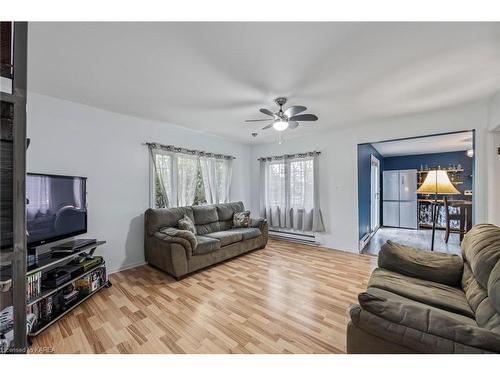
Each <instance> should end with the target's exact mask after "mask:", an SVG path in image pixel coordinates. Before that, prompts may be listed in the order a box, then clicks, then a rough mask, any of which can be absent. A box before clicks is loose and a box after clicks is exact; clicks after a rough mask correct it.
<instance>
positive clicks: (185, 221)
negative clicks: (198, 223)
mask: <svg viewBox="0 0 500 375" xmlns="http://www.w3.org/2000/svg"><path fill="white" fill-rule="evenodd" d="M177 225H178V226H179V229H182V230H188V231H190V232H191V233H194V234H196V228H195V227H194V223H193V221H192V220H191V219H190V218H189V216H186V215H184V217H183V218H182V219H180V220H179V221H178V222H177Z"/></svg>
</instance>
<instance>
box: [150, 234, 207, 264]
mask: <svg viewBox="0 0 500 375" xmlns="http://www.w3.org/2000/svg"><path fill="white" fill-rule="evenodd" d="M153 236H154V237H155V238H157V239H159V240H161V241H164V242H166V243H176V244H179V245H181V246H182V247H183V248H184V249H185V250H186V256H187V257H188V258H191V256H192V255H193V250H194V249H196V247H197V246H198V240H197V239H196V236H195V235H194V233H192V232H190V231H188V230H182V229H177V228H172V227H165V228H161V229H160V230H159V231H158V232H155V233H154V235H153Z"/></svg>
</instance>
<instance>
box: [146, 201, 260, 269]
mask: <svg viewBox="0 0 500 375" xmlns="http://www.w3.org/2000/svg"><path fill="white" fill-rule="evenodd" d="M244 210H245V207H244V206H243V203H242V202H232V203H223V204H217V205H210V206H192V207H175V208H167V209H148V210H147V211H146V212H145V215H144V224H145V231H144V236H145V238H144V252H145V257H146V262H148V263H149V264H151V265H153V266H155V267H157V268H159V269H161V270H163V271H165V272H167V273H169V274H170V275H172V276H174V277H175V278H180V277H182V276H185V275H187V274H189V273H192V272H194V271H198V270H200V269H202V268H205V267H208V266H211V265H213V264H216V263H219V262H222V261H224V260H226V259H229V258H232V257H235V256H238V255H240V254H243V253H246V252H248V251H251V250H255V249H262V248H264V247H265V246H266V244H267V240H268V224H267V221H266V220H265V219H262V218H259V219H251V221H250V226H249V227H248V228H233V215H234V213H235V212H242V211H244ZM185 215H186V216H188V217H189V218H190V219H191V220H192V221H193V223H194V224H195V228H196V235H195V237H196V240H194V238H192V237H194V236H193V235H192V234H191V232H189V233H186V232H187V231H183V230H179V229H178V224H177V223H178V221H179V219H181V218H183V217H184V216H185Z"/></svg>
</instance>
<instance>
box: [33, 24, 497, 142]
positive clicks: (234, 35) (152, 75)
mask: <svg viewBox="0 0 500 375" xmlns="http://www.w3.org/2000/svg"><path fill="white" fill-rule="evenodd" d="M28 52H29V67H28V73H29V76H28V79H29V81H28V82H29V89H30V90H32V91H34V92H38V93H42V94H46V95H50V96H55V97H59V98H64V99H66V100H70V101H74V102H79V103H83V104H88V105H91V106H95V107H98V108H103V109H107V110H111V111H115V112H120V113H124V114H130V115H134V116H138V117H144V118H151V119H156V120H161V121H165V122H170V123H175V124H178V125H182V126H186V127H189V128H193V129H197V130H201V131H205V132H209V133H213V134H217V135H221V136H224V137H227V138H230V139H234V140H238V141H241V142H248V143H259V142H266V141H276V138H277V135H276V132H275V131H274V130H272V129H269V130H267V131H265V132H260V128H261V127H262V126H263V125H265V124H266V123H257V124H252V125H249V124H245V123H244V120H245V119H252V118H263V117H264V116H263V115H261V114H259V112H258V109H259V108H261V107H264V108H269V109H273V110H274V109H275V107H274V105H273V103H272V100H273V99H274V98H275V97H277V96H286V97H288V98H289V103H288V104H289V105H294V104H302V105H305V106H307V107H308V108H309V110H308V112H310V113H314V114H316V115H318V116H319V121H317V122H316V123H302V124H301V125H300V126H299V128H297V129H295V130H288V131H286V132H285V137H294V136H301V135H304V134H309V133H312V132H320V131H325V130H328V129H333V128H342V127H346V126H349V125H352V124H354V123H356V122H360V121H366V120H369V119H379V118H383V117H388V116H396V115H403V114H409V113H415V112H419V111H427V110H433V109H438V108H443V107H448V106H452V105H457V104H460V103H464V102H467V101H473V100H477V99H480V98H484V97H487V96H490V95H492V94H493V93H494V92H496V91H498V90H499V89H500V23H433V24H430V23H257V22H254V23H111V22H105V23H53V22H49V23H30V24H29V51H28ZM252 131H259V136H258V137H257V138H255V139H254V138H252V137H251V136H250V133H251V132H252ZM269 135H271V136H269Z"/></svg>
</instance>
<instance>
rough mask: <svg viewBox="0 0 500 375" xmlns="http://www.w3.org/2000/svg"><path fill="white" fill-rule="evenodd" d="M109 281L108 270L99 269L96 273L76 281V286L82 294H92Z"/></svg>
mask: <svg viewBox="0 0 500 375" xmlns="http://www.w3.org/2000/svg"><path fill="white" fill-rule="evenodd" d="M106 281H107V276H106V268H104V267H99V268H98V269H96V270H95V271H94V272H92V273H90V274H88V275H87V276H84V277H82V278H81V279H78V280H76V283H75V286H76V289H78V291H80V292H81V293H82V294H90V293H92V292H93V291H95V290H97V289H98V288H99V287H100V286H101V285H104V284H105V283H106Z"/></svg>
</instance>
